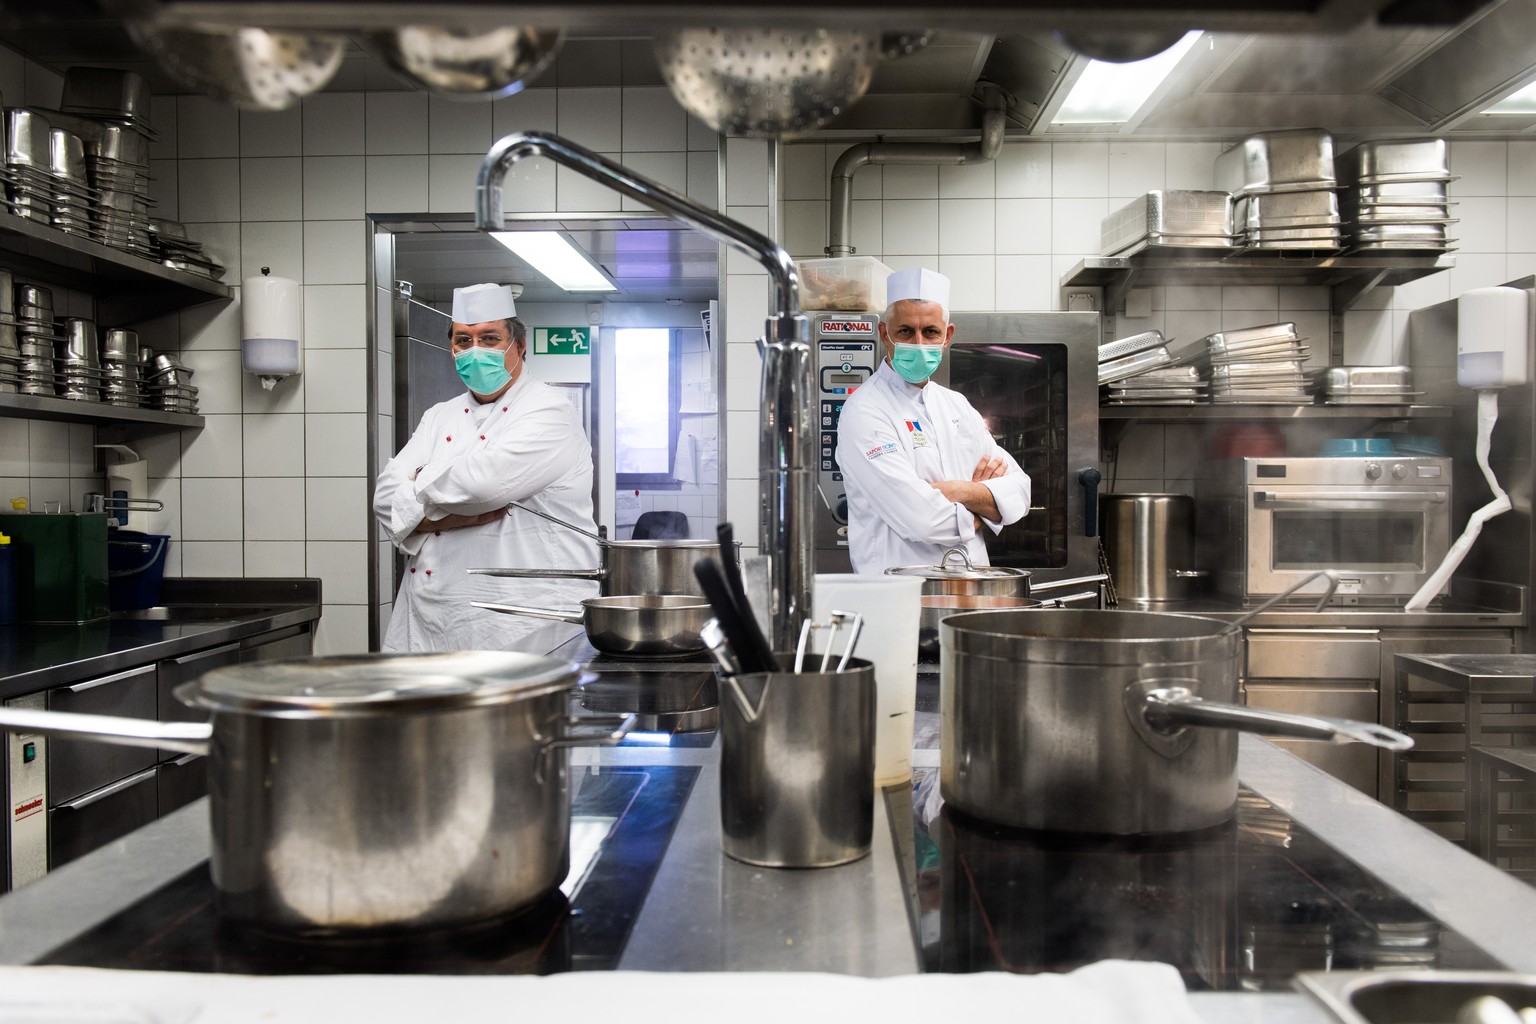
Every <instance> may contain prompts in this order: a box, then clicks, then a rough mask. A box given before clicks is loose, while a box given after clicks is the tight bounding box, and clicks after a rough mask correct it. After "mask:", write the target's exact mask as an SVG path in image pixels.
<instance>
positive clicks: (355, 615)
mask: <svg viewBox="0 0 1536 1024" xmlns="http://www.w3.org/2000/svg"><path fill="white" fill-rule="evenodd" d="M370 614H371V613H370V611H369V609H368V608H367V606H365V605H358V604H337V605H333V604H330V603H329V602H327V603H326V605H325V607H324V609H323V610H322V611H321V613H320V621H319V622H317V623H316V624H315V654H317V655H332V654H362V653H364V652H366V651H367V650H368V617H369V615H370Z"/></svg>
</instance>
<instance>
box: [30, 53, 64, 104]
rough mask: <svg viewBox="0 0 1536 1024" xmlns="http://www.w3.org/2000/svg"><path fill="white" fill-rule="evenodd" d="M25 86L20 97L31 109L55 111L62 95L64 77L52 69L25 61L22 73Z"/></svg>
mask: <svg viewBox="0 0 1536 1024" xmlns="http://www.w3.org/2000/svg"><path fill="white" fill-rule="evenodd" d="M24 78H25V82H26V85H25V87H24V89H23V92H22V96H23V97H24V98H25V99H24V102H25V103H26V104H27V105H28V106H32V107H46V108H48V109H50V110H53V109H57V108H58V106H59V102H60V99H61V97H62V96H63V94H64V76H63V75H61V74H59V73H58V72H57V71H55V70H53V69H52V68H46V67H43V66H42V65H41V64H38V63H36V62H34V61H30V60H29V61H27V66H26V70H25V72H24Z"/></svg>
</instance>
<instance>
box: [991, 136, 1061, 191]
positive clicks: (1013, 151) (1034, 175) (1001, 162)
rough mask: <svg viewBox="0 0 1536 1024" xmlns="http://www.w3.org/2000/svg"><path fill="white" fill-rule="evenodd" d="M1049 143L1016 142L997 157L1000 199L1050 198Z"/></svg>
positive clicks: (1050, 163)
mask: <svg viewBox="0 0 1536 1024" xmlns="http://www.w3.org/2000/svg"><path fill="white" fill-rule="evenodd" d="M1051 171H1052V160H1051V144H1050V143H1049V142H1018V143H1012V144H1010V145H1005V146H1003V148H1002V151H1001V152H1000V153H998V154H997V170H996V175H997V195H998V198H999V199H1002V198H1009V199H1045V198H1049V197H1050V195H1051Z"/></svg>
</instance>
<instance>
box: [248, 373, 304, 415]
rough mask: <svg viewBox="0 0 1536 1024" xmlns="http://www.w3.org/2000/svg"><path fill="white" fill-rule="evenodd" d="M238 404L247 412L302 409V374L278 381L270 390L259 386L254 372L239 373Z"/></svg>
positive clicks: (294, 410) (259, 383)
mask: <svg viewBox="0 0 1536 1024" xmlns="http://www.w3.org/2000/svg"><path fill="white" fill-rule="evenodd" d="M239 387H240V405H241V407H242V408H243V409H244V410H245V411H246V412H248V413H253V414H258V415H259V414H261V413H273V412H303V411H304V374H302V373H301V374H299V375H297V376H294V377H288V378H285V379H284V380H281V381H278V383H277V386H276V387H274V388H273V389H272V390H271V391H268V390H267V389H265V388H263V387H262V386H261V381H259V380H258V379H257V378H256V375H255V374H252V373H242V374H240V382H239Z"/></svg>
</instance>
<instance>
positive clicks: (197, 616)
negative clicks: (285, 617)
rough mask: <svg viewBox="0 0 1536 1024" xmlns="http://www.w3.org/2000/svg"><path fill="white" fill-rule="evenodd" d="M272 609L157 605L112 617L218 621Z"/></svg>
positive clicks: (239, 605)
mask: <svg viewBox="0 0 1536 1024" xmlns="http://www.w3.org/2000/svg"><path fill="white" fill-rule="evenodd" d="M272 610H273V609H272V608H270V607H268V606H265V605H248V604H185V605H157V606H155V607H153V608H134V609H129V610H126V611H120V612H113V613H112V615H111V617H112V618H114V619H126V620H129V621H135V622H218V621H220V620H222V619H241V618H245V617H247V616H251V615H265V614H268V613H270V612H271V611H272Z"/></svg>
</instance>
